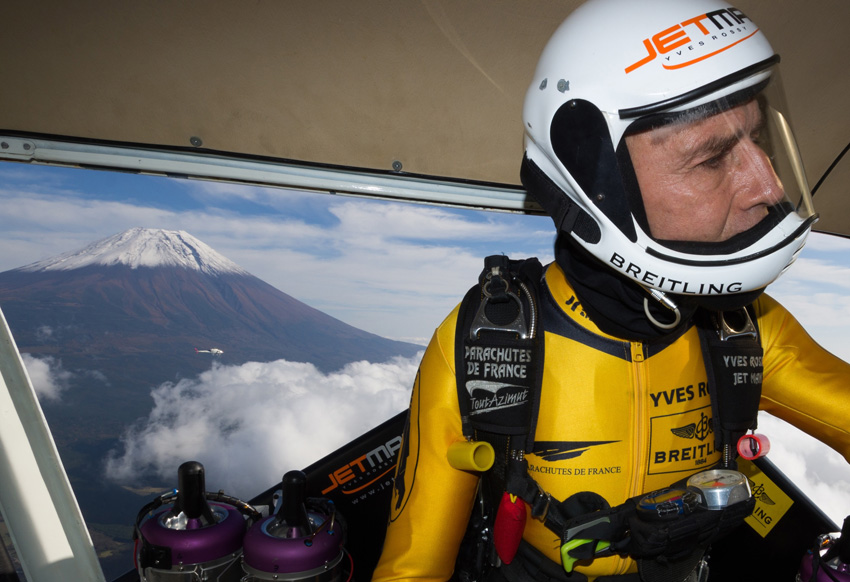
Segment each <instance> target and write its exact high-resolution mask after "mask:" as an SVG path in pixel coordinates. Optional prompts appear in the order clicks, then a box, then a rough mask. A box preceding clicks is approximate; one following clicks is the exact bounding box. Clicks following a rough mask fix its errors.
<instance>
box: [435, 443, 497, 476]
mask: <svg viewBox="0 0 850 582" xmlns="http://www.w3.org/2000/svg"><path fill="white" fill-rule="evenodd" d="M446 456H447V457H448V459H449V465H451V466H452V467H454V468H455V469H459V470H461V471H486V470H487V469H489V468H490V467H492V466H493V461H494V460H495V459H496V453H495V452H494V451H493V445H491V444H490V443H488V442H484V441H461V442H457V443H454V444H452V445H450V446H449V450H448V452H447V453H446Z"/></svg>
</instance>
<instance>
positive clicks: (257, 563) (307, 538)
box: [242, 512, 343, 579]
mask: <svg viewBox="0 0 850 582" xmlns="http://www.w3.org/2000/svg"><path fill="white" fill-rule="evenodd" d="M309 519H310V522H311V525H312V526H313V532H314V533H312V534H310V535H299V536H297V537H281V536H280V535H274V534H272V533H270V532H269V525H271V524H272V522H273V521H274V520H275V516H270V517H267V518H266V519H264V520H262V521H260V522H257V523H255V524H254V525H253V526H251V528H250V529H249V530H248V533H247V534H246V535H245V540H244V543H243V554H242V555H243V564H244V566H247V568H245V569H246V571H248V572H253V573H255V574H260V573H268V574H277V575H281V574H282V575H283V578H284V579H298V578H302V577H315V576H317V575H319V574H320V573H321V572H323V571H324V572H330V571H331V570H334V569H335V566H337V565H338V564H339V562H340V561H341V560H342V556H343V549H342V545H343V534H342V532H341V531H339V530H334V529H330V528H329V527H321V525H322V524H323V523H324V521H325V520H326V519H327V518H326V516H324V515H321V514H318V513H314V512H310V513H309ZM287 575H289V576H287ZM319 577H321V576H319Z"/></svg>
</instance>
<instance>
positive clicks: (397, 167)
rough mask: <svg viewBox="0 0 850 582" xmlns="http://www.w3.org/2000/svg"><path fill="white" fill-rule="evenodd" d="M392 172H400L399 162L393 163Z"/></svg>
mask: <svg viewBox="0 0 850 582" xmlns="http://www.w3.org/2000/svg"><path fill="white" fill-rule="evenodd" d="M393 172H401V162H400V161H398V160H394V161H393Z"/></svg>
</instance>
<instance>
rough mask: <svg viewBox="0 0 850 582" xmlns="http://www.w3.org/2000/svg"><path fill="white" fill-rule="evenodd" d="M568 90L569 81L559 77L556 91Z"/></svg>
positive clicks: (563, 91)
mask: <svg viewBox="0 0 850 582" xmlns="http://www.w3.org/2000/svg"><path fill="white" fill-rule="evenodd" d="M569 90H570V82H569V81H567V80H565V79H561V80H560V81H558V91H560V92H561V93H565V92H567V91H569Z"/></svg>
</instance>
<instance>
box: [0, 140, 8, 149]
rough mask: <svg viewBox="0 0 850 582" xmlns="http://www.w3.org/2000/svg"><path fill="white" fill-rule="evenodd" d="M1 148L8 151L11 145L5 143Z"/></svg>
mask: <svg viewBox="0 0 850 582" xmlns="http://www.w3.org/2000/svg"><path fill="white" fill-rule="evenodd" d="M0 148H3V149H4V150H7V149H9V144H7V143H6V142H5V141H4V142H3V143H0Z"/></svg>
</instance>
